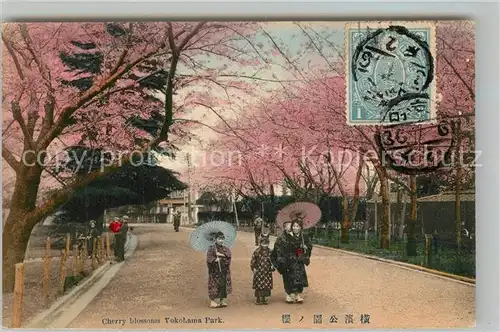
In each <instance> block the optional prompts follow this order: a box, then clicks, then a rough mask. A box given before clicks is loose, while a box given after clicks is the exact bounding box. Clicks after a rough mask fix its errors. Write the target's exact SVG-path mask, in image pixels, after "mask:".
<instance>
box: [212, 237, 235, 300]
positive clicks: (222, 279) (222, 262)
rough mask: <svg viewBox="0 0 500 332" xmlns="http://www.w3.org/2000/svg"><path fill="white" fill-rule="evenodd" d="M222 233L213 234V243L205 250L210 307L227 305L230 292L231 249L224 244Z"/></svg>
mask: <svg viewBox="0 0 500 332" xmlns="http://www.w3.org/2000/svg"><path fill="white" fill-rule="evenodd" d="M224 239H225V237H224V233H222V232H219V233H217V234H216V235H215V243H214V244H213V245H211V246H210V248H209V249H208V252H207V266H208V296H209V297H210V307H211V308H219V307H227V296H228V294H231V290H232V286H231V270H230V268H231V250H230V249H229V248H228V247H226V246H224V245H223V243H224Z"/></svg>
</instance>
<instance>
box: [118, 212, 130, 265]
mask: <svg viewBox="0 0 500 332" xmlns="http://www.w3.org/2000/svg"><path fill="white" fill-rule="evenodd" d="M128 220H129V217H128V216H123V218H122V225H121V227H120V229H119V231H118V233H116V234H115V247H116V249H115V256H116V260H117V261H118V262H123V261H124V260H125V243H126V242H127V234H128Z"/></svg>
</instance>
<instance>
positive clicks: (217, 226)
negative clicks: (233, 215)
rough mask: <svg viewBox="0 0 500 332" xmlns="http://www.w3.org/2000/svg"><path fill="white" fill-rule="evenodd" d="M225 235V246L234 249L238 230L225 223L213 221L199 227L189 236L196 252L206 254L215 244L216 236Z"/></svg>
mask: <svg viewBox="0 0 500 332" xmlns="http://www.w3.org/2000/svg"><path fill="white" fill-rule="evenodd" d="M218 232H222V233H223V234H224V237H225V239H224V245H225V246H228V247H232V246H233V244H234V242H235V241H236V228H234V226H233V225H231V224H230V223H228V222H225V221H218V220H216V221H211V222H207V223H206V224H202V225H200V226H198V227H197V228H196V229H195V230H194V231H193V232H192V233H191V235H190V236H189V242H190V244H191V247H192V248H193V249H194V250H197V251H202V252H205V251H207V250H208V248H209V247H210V246H211V245H212V244H214V242H215V235H216V234H217V233H218Z"/></svg>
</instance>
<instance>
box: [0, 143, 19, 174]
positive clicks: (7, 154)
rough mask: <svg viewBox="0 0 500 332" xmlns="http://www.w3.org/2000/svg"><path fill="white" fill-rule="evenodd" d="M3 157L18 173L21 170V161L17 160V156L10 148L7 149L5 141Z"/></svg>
mask: <svg viewBox="0 0 500 332" xmlns="http://www.w3.org/2000/svg"><path fill="white" fill-rule="evenodd" d="M2 157H3V159H5V161H6V162H7V164H9V166H10V167H12V169H13V170H14V171H15V172H16V173H18V172H19V170H20V169H21V163H20V162H19V161H17V160H16V157H14V155H13V154H12V152H10V150H9V149H7V147H6V146H5V143H3V142H2Z"/></svg>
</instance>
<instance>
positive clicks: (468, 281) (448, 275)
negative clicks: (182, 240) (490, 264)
mask: <svg viewBox="0 0 500 332" xmlns="http://www.w3.org/2000/svg"><path fill="white" fill-rule="evenodd" d="M240 232H245V233H249V234H251V232H248V231H241V230H240ZM270 238H274V239H276V235H271V236H270ZM314 247H315V248H321V249H326V250H330V251H337V252H339V253H342V254H347V255H352V256H357V257H362V258H366V259H370V260H374V261H379V262H382V263H386V264H391V265H395V266H398V267H400V268H403V269H408V270H414V271H420V272H424V273H428V274H431V275H434V276H437V277H441V278H445V279H449V280H453V281H455V282H459V283H462V284H465V285H468V286H472V287H476V279H472V278H467V277H463V276H459V275H456V274H451V273H446V272H442V271H438V270H433V269H429V268H426V267H423V266H419V265H414V264H409V263H405V262H398V261H394V260H390V259H386V258H381V257H377V256H372V255H367V254H362V253H358V252H355V251H350V250H345V249H338V248H332V247H327V246H322V245H319V244H316V245H314Z"/></svg>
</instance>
